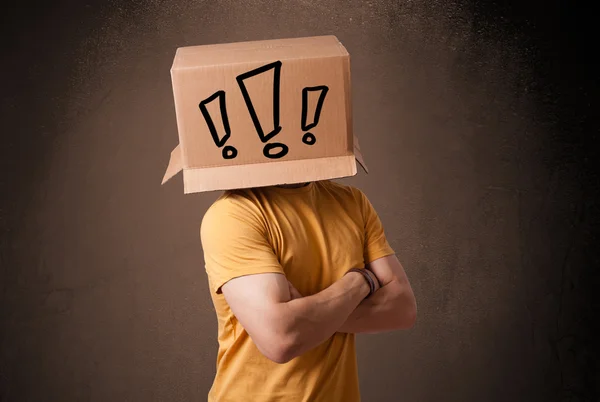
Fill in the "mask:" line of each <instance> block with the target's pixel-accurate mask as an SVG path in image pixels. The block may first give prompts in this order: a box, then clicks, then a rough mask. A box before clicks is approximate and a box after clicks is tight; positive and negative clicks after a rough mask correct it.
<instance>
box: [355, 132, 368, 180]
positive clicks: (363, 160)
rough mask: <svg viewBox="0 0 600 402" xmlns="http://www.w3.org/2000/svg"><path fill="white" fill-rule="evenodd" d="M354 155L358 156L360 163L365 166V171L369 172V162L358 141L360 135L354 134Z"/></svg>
mask: <svg viewBox="0 0 600 402" xmlns="http://www.w3.org/2000/svg"><path fill="white" fill-rule="evenodd" d="M354 156H355V157H356V160H357V161H358V164H359V165H360V166H361V167H362V168H363V170H364V171H365V173H367V174H368V173H369V168H368V167H367V164H366V163H365V159H364V157H363V154H362V152H361V150H360V145H359V143H358V137H356V136H354Z"/></svg>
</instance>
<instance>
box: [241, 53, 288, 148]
mask: <svg viewBox="0 0 600 402" xmlns="http://www.w3.org/2000/svg"><path fill="white" fill-rule="evenodd" d="M271 71H272V72H273V114H272V117H273V128H272V129H271V130H268V132H265V131H266V130H265V129H264V128H263V126H262V125H261V122H260V120H259V118H258V116H257V114H256V110H255V109H254V106H253V104H252V99H251V97H250V94H249V93H248V88H247V87H246V84H245V83H244V81H246V80H249V79H252V78H254V77H257V76H258V75H260V74H265V73H267V72H271ZM280 79H281V61H276V62H274V63H270V64H267V65H265V66H262V67H259V68H257V69H254V70H251V71H248V72H247V73H244V74H241V75H239V76H237V77H236V80H237V82H238V85H239V87H240V89H241V91H242V95H243V97H244V101H245V102H246V106H247V107H248V112H249V113H250V117H251V118H252V122H253V123H254V128H255V129H256V132H257V133H258V137H259V138H260V140H261V141H262V142H263V143H266V142H267V141H269V140H270V139H272V138H273V137H275V136H276V135H277V134H279V132H280V131H281V126H280V125H279V89H280ZM263 123H265V121H264V116H263ZM288 150H289V149H288V147H287V145H285V144H282V143H279V142H273V143H270V144H267V145H265V147H264V148H263V154H264V155H265V156H266V157H267V158H270V159H279V158H282V157H284V156H285V155H286V154H287V153H288Z"/></svg>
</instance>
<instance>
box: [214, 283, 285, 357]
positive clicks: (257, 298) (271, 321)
mask: <svg viewBox="0 0 600 402" xmlns="http://www.w3.org/2000/svg"><path fill="white" fill-rule="evenodd" d="M222 292H223V295H224V296H225V300H226V301H227V304H228V305H229V308H230V309H231V312H232V313H233V314H234V315H235V317H236V318H237V320H238V321H239V322H240V324H241V325H242V327H244V329H245V330H246V332H248V334H249V335H250V337H251V338H252V339H253V341H254V343H255V344H256V345H257V346H258V347H259V349H264V348H266V347H268V345H269V343H272V342H274V339H272V337H273V336H274V334H276V333H277V325H278V324H279V322H280V320H279V317H278V315H279V313H280V311H281V305H282V303H285V302H288V301H289V300H290V299H291V296H290V291H289V287H288V281H287V279H286V277H285V275H283V274H279V273H262V274H253V275H245V276H240V277H237V278H234V279H232V280H230V281H228V282H226V283H225V284H224V285H223V286H222ZM261 347H262V348H261ZM261 351H263V353H264V350H261Z"/></svg>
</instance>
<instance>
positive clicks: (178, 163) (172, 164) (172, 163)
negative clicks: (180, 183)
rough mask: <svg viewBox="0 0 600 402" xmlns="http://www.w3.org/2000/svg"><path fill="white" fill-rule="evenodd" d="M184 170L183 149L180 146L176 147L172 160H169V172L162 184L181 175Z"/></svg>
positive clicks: (172, 152) (172, 153)
mask: <svg viewBox="0 0 600 402" xmlns="http://www.w3.org/2000/svg"><path fill="white" fill-rule="evenodd" d="M182 169H183V164H182V159H181V148H180V147H179V144H178V145H177V146H176V147H175V149H174V150H173V151H171V158H170V159H169V166H167V171H166V172H165V175H164V177H163V180H162V183H161V185H162V184H165V183H166V182H168V181H169V180H170V179H171V178H172V177H173V176H175V175H176V174H177V173H179V172H180V171H181V170H182Z"/></svg>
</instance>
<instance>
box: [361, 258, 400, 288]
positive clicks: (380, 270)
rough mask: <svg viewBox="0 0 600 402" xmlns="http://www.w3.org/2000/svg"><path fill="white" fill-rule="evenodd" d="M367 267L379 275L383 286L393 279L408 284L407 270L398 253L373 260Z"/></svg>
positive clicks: (378, 277)
mask: <svg viewBox="0 0 600 402" xmlns="http://www.w3.org/2000/svg"><path fill="white" fill-rule="evenodd" d="M367 268H368V269H369V270H371V271H372V272H373V273H374V274H375V276H377V279H379V282H380V283H381V285H382V286H385V285H386V284H388V283H390V282H391V281H393V280H397V281H399V282H400V283H406V284H408V278H407V276H406V272H405V271H404V267H403V266H402V264H401V263H400V260H398V257H397V256H396V254H392V255H388V256H385V257H381V258H378V259H376V260H374V261H371V262H370V263H368V264H367Z"/></svg>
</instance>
